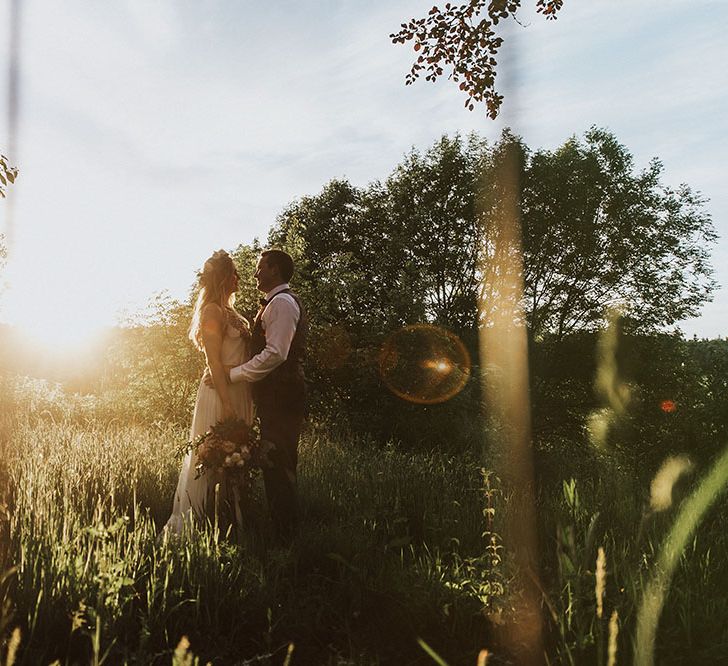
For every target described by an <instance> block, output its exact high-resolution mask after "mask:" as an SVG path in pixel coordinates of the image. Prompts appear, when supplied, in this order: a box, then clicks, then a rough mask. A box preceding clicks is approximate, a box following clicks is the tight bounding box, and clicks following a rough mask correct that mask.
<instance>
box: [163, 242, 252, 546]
mask: <svg viewBox="0 0 728 666" xmlns="http://www.w3.org/2000/svg"><path fill="white" fill-rule="evenodd" d="M199 287H200V291H199V295H198V296H197V301H196V302H195V308H194V312H193V314H192V323H191V324H190V332H189V335H190V340H192V342H193V343H194V345H195V346H196V347H197V348H198V349H199V350H200V351H202V352H204V354H205V358H206V360H207V367H208V368H209V369H210V372H211V374H212V378H213V381H214V384H215V388H210V387H208V386H206V385H205V383H204V382H203V381H202V380H200V385H199V387H198V389H197V400H196V402H195V410H194V412H193V414H192V427H191V428H190V441H194V439H195V438H196V437H198V436H199V435H202V434H204V433H205V432H207V431H208V430H209V429H210V426H213V425H215V424H216V423H218V422H220V421H224V420H225V419H229V418H240V419H243V420H244V421H246V422H247V423H252V421H253V401H252V395H251V391H250V384H248V383H247V382H240V383H237V384H230V383H228V381H227V378H226V377H225V366H237V365H240V364H242V363H244V362H245V361H247V360H248V358H249V355H250V354H249V347H250V327H249V325H248V322H247V321H246V320H245V319H243V318H242V317H241V316H240V315H239V314H238V313H237V312H235V310H234V309H233V303H234V302H235V292H236V291H237V288H238V272H237V270H236V269H235V264H234V263H233V260H232V259H231V258H230V255H229V254H228V253H227V252H225V251H224V250H218V251H217V252H215V253H213V255H212V256H211V257H210V258H209V259H208V260H207V261H206V262H205V265H204V267H203V269H202V273H201V274H200V276H199ZM196 464H197V456H196V455H195V454H194V452H192V451H190V452H188V453H187V455H186V456H185V458H184V460H183V462H182V470H181V472H180V475H179V481H178V482H177V490H176V492H175V494H174V506H173V509H172V515H171V516H170V518H169V520H168V521H167V524H166V525H165V528H164V529H165V531H171V532H173V533H175V534H180V533H181V532H182V530H183V527H184V524H185V522H187V523H189V522H191V521H192V519H193V517H203V516H205V514H206V510H207V508H208V507H207V503H208V501H209V500H208V497H210V495H211V493H210V491H211V490H213V489H214V487H211V486H212V484H214V480H213V479H212V478H211V477H210V476H209V475H208V474H203V475H202V476H200V477H199V478H195V475H196V471H195V465H196Z"/></svg>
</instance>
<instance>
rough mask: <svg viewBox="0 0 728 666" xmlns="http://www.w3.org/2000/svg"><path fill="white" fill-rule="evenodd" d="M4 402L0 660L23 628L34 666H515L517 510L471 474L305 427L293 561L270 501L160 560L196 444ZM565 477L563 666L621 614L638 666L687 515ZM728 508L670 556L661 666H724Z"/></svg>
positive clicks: (82, 405) (179, 434) (56, 405)
mask: <svg viewBox="0 0 728 666" xmlns="http://www.w3.org/2000/svg"><path fill="white" fill-rule="evenodd" d="M0 403H2V404H1V405H0V407H2V411H0V461H1V462H0V490H3V492H4V495H3V496H2V497H0V505H2V507H3V508H2V510H1V511H0V571H2V572H8V575H7V576H5V578H4V579H2V580H0V633H1V634H2V648H1V650H0V661H2V659H4V658H5V654H6V652H7V650H8V645H9V642H10V636H11V632H12V630H13V629H14V628H15V627H19V628H20V632H21V634H20V635H21V642H20V646H19V650H18V655H17V661H16V663H19V664H50V663H52V662H53V661H54V660H58V661H59V662H60V663H61V664H66V663H69V664H71V663H79V664H86V663H106V664H117V663H129V664H148V663H159V664H170V663H172V661H173V659H174V654H175V650H177V648H178V645H179V643H180V640H181V638H182V637H183V636H187V637H188V638H189V641H190V650H191V652H192V653H194V655H197V656H198V657H199V658H200V660H201V663H205V662H206V661H207V660H209V661H211V662H213V663H215V664H228V663H230V664H234V663H240V664H242V663H256V664H283V663H284V662H285V661H286V659H288V663H290V664H305V665H308V664H341V665H343V664H432V663H435V661H433V657H432V656H429V655H428V653H427V651H426V650H425V649H423V648H422V647H421V645H422V644H421V643H419V642H418V641H419V640H420V639H421V641H423V642H424V644H426V645H427V646H428V649H430V650H431V651H432V654H436V655H439V657H438V658H441V659H442V660H443V661H445V662H447V663H449V664H451V665H453V666H454V665H455V664H468V665H471V666H474V664H476V661H477V655H478V653H479V651H480V650H481V649H482V648H485V647H487V648H488V649H489V650H490V651H491V652H493V653H494V656H493V657H492V658H491V660H490V661H489V662H488V663H489V664H492V663H496V664H497V663H501V664H504V663H518V653H517V649H516V648H514V646H517V643H518V640H517V634H518V622H519V618H517V617H513V616H512V614H511V609H512V608H513V607H514V606H515V604H514V603H512V602H513V600H514V598H515V597H517V595H518V594H519V593H520V588H519V584H518V582H517V580H518V579H517V576H516V572H514V571H512V570H511V565H510V563H509V555H508V550H507V544H502V543H501V541H500V537H499V536H498V533H499V532H500V529H499V526H503V525H504V524H506V523H507V522H508V521H513V520H518V508H517V502H516V501H515V499H514V493H513V489H509V488H508V487H507V485H506V486H504V485H503V484H501V483H500V482H499V481H498V479H497V478H496V477H495V476H494V475H493V474H486V475H485V476H484V475H483V470H482V469H481V465H480V462H479V461H478V459H477V458H476V457H475V456H469V455H467V454H460V455H457V456H454V455H449V454H443V453H437V452H431V451H402V450H398V449H397V448H396V447H393V446H390V447H385V448H381V447H377V446H374V445H373V444H372V443H368V442H365V441H354V440H353V439H352V438H351V437H347V436H345V435H341V434H339V435H336V436H334V435H332V434H331V433H330V431H326V430H325V429H323V428H310V429H309V430H308V432H307V433H306V434H305V437H304V438H303V441H302V444H301V451H300V468H299V477H300V480H299V494H300V502H301V509H302V521H301V530H300V535H299V537H298V538H297V540H296V542H295V543H294V545H293V546H292V547H291V548H290V549H281V548H275V547H274V546H272V545H271V539H270V538H269V533H268V532H269V524H268V516H267V510H266V508H265V499H264V496H263V493H262V489H261V488H260V487H259V486H256V489H255V492H254V493H253V497H252V499H251V504H250V507H249V508H248V523H249V527H248V530H247V531H246V533H245V535H244V538H243V540H242V543H232V542H231V540H230V539H229V538H226V535H225V534H222V533H220V531H218V530H216V529H215V526H214V525H209V524H208V525H206V526H203V527H202V528H198V529H196V530H195V531H194V533H193V534H192V535H191V536H190V538H183V539H172V540H166V541H164V540H161V541H160V540H159V538H158V537H159V531H158V530H159V527H160V526H161V525H162V524H163V523H164V521H165V520H166V518H167V515H168V512H169V510H170V507H171V498H172V494H173V492H174V488H175V485H176V482H177V473H178V467H179V463H180V461H179V460H178V458H177V457H176V454H175V451H176V450H177V448H178V447H179V445H180V444H181V443H183V442H184V441H185V438H186V431H185V430H186V429H185V428H184V427H180V426H174V425H169V424H161V423H157V424H149V423H147V424H143V423H133V418H132V416H133V408H132V407H129V408H128V409H127V412H128V413H124V411H123V410H120V409H118V408H116V410H115V411H114V409H111V408H110V407H109V405H105V404H103V403H100V402H98V401H94V400H90V399H87V398H83V399H82V398H79V397H73V396H64V395H63V394H62V393H61V392H59V391H58V390H56V389H53V388H52V387H48V386H45V385H43V384H33V383H28V382H25V383H23V382H21V383H18V382H13V384H12V385H10V384H8V383H6V384H5V385H4V386H3V392H2V398H1V399H0ZM557 462H558V461H551V464H550V465H544V466H543V467H544V468H548V469H550V470H557V471H558V469H559V465H558V464H556V463H557ZM599 464H601V463H599V462H598V461H595V463H594V465H599ZM610 470H611V471H610ZM557 471H552V472H550V475H549V477H548V478H542V479H541V486H540V491H539V507H538V509H539V529H540V535H539V537H540V544H541V563H540V564H541V587H542V595H543V610H544V628H545V637H546V638H545V641H546V642H545V647H546V651H547V655H548V660H549V663H553V664H557V663H558V664H561V663H563V664H583V663H588V664H591V663H594V664H606V663H607V644H608V639H609V626H608V625H609V619H610V617H611V615H612V613H613V611H617V613H618V616H619V636H618V641H617V643H618V651H617V663H619V664H626V663H631V659H632V652H633V648H632V640H633V635H634V631H635V621H636V617H637V610H638V608H639V605H640V603H641V599H642V595H643V592H644V590H645V586H646V585H647V583H648V581H649V580H651V577H652V575H653V573H654V570H655V563H656V561H657V560H658V558H659V554H660V552H661V544H662V543H663V540H664V538H665V535H666V533H667V531H668V529H669V527H670V526H671V524H672V523H673V521H674V518H675V515H676V511H677V510H678V508H679V507H675V508H673V509H671V510H669V511H667V512H665V513H662V514H656V515H646V514H645V509H644V504H645V501H646V498H647V494H648V489H647V488H644V489H642V488H640V486H639V485H638V484H637V483H636V482H635V481H634V479H631V477H630V476H629V475H628V474H624V473H618V472H617V471H615V470H614V469H612V468H610V467H609V466H607V465H605V466H604V467H600V468H599V469H592V470H590V474H589V475H586V476H585V477H584V478H578V479H576V480H575V481H570V480H569V479H568V478H559V476H558V473H557ZM703 472H704V470H699V471H698V473H699V474H701V475H702V474H703ZM681 506H685V505H681ZM725 509H726V502H725V501H719V502H718V503H717V504H716V505H715V506H714V507H713V508H712V509H710V510H709V511H708V512H707V514H706V517H705V519H704V521H703V522H702V523H701V524H699V525H698V526H697V529H696V530H695V533H694V536H693V537H692V539H691V541H690V542H689V544H688V546H687V548H686V549H685V550H684V551H683V553H682V555H680V556H679V557H676V558H674V563H675V571H674V574H673V578H672V582H671V586H670V589H669V593H668V594H667V596H666V598H665V604H664V608H663V611H662V615H661V617H660V623H659V626H658V633H657V642H656V655H657V662H658V663H668V664H669V663H674V664H680V663H691V664H701V663H702V664H715V663H728V625H726V622H725V618H726V617H728V597H727V595H726V594H725V581H726V580H728V534H727V533H726V530H725V525H724V519H723V517H724V515H725ZM504 545H505V546H506V547H505V548H504V547H503V546H504ZM600 546H601V547H603V548H604V550H605V554H606V579H605V593H604V597H603V607H604V611H603V614H602V617H601V618H600V617H597V614H596V599H595V579H596V572H595V567H596V558H597V550H598V548H599V547H600ZM5 601H7V602H8V603H5ZM291 645H292V646H293V648H292V652H291V653H290V654H289V650H290V649H291V648H290V646H291ZM504 646H509V647H508V649H506V648H505V647H504ZM184 652H185V650H184V649H180V650H178V657H177V663H184V657H183V656H182V655H183V653H184ZM3 663H4V662H3ZM190 663H192V662H190Z"/></svg>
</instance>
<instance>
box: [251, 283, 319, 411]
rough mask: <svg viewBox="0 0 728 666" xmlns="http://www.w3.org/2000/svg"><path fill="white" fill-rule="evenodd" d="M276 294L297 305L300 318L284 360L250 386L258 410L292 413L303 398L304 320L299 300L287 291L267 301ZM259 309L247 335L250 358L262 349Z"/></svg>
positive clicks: (305, 326) (306, 322) (306, 323)
mask: <svg viewBox="0 0 728 666" xmlns="http://www.w3.org/2000/svg"><path fill="white" fill-rule="evenodd" d="M280 294H289V295H290V296H291V297H292V298H293V300H294V301H296V304H297V305H298V309H299V312H300V316H299V318H298V324H297V325H296V333H295V334H294V336H293V340H292V341H291V348H290V349H289V351H288V358H286V360H285V361H283V363H281V364H280V365H279V366H278V367H277V368H275V370H273V371H271V372H270V373H269V374H268V375H266V376H265V377H264V378H263V379H261V380H260V381H259V382H255V383H254V384H253V398H254V399H255V402H256V403H257V404H258V406H259V407H262V406H264V405H265V406H269V407H273V408H279V409H280V408H284V409H289V410H292V411H294V412H295V411H297V410H298V409H303V402H304V397H305V396H304V393H305V377H304V374H303V360H304V357H305V355H306V336H307V334H308V316H307V315H306V310H305V309H304V307H303V304H302V303H301V299H300V298H299V297H298V296H297V295H296V294H294V293H293V292H292V291H291V290H290V289H283V290H282V291H279V292H278V293H277V294H275V295H274V296H272V297H271V299H270V301H272V300H273V299H274V298H276V297H278V296H279V295H280ZM270 301H268V303H270ZM263 309H264V308H263ZM263 309H261V311H260V313H259V314H258V316H257V317H256V318H255V322H254V323H253V331H252V334H251V351H252V355H253V356H255V355H256V354H259V353H260V352H262V351H263V349H265V331H264V330H263V322H262V315H263ZM281 403H283V404H281Z"/></svg>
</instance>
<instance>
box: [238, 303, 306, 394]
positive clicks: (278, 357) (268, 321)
mask: <svg viewBox="0 0 728 666" xmlns="http://www.w3.org/2000/svg"><path fill="white" fill-rule="evenodd" d="M300 317H301V311H300V310H299V308H298V305H297V304H296V301H295V300H294V299H293V298H292V297H291V296H288V294H282V295H281V296H278V297H277V298H273V299H272V300H271V302H270V303H268V306H267V307H266V309H265V311H264V312H263V315H262V324H263V330H264V331H265V348H264V349H263V350H262V351H261V352H260V353H259V354H256V355H255V356H253V358H251V359H250V360H249V361H248V362H247V363H243V364H242V365H239V366H237V367H235V368H231V369H230V381H231V382H233V383H235V382H243V381H245V382H259V381H260V380H261V379H263V378H264V377H265V376H266V375H268V374H270V373H271V372H272V371H273V370H275V369H276V368H277V367H278V366H279V365H280V364H281V363H283V362H284V361H285V360H286V359H287V358H288V352H289V351H290V349H291V342H292V341H293V336H294V335H295V334H296V327H297V326H298V320H299V319H300Z"/></svg>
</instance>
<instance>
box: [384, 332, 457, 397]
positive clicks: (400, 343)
mask: <svg viewBox="0 0 728 666" xmlns="http://www.w3.org/2000/svg"><path fill="white" fill-rule="evenodd" d="M470 368H471V364H470V355H469V354H468V350H467V349H466V348H465V345H463V343H462V342H461V341H460V339H459V338H458V337H457V336H456V335H454V334H453V333H450V332H449V331H446V330H445V329H443V328H439V327H438V326H432V325H430V324H415V325H413V326H406V327H405V328H402V329H400V330H398V331H396V332H395V333H393V334H392V335H390V336H389V337H388V338H387V339H386V340H385V342H384V344H383V345H382V349H381V351H380V354H379V372H380V375H381V377H382V380H383V381H384V383H385V384H386V385H387V388H389V390H390V391H392V393H394V395H396V396H397V397H399V398H402V399H403V400H407V401H409V402H414V403H418V404H423V405H433V404H436V403H440V402H445V401H447V400H450V398H452V397H454V396H455V395H457V394H458V393H459V392H460V391H462V389H463V387H464V386H465V384H467V382H468V379H469V378H470Z"/></svg>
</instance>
